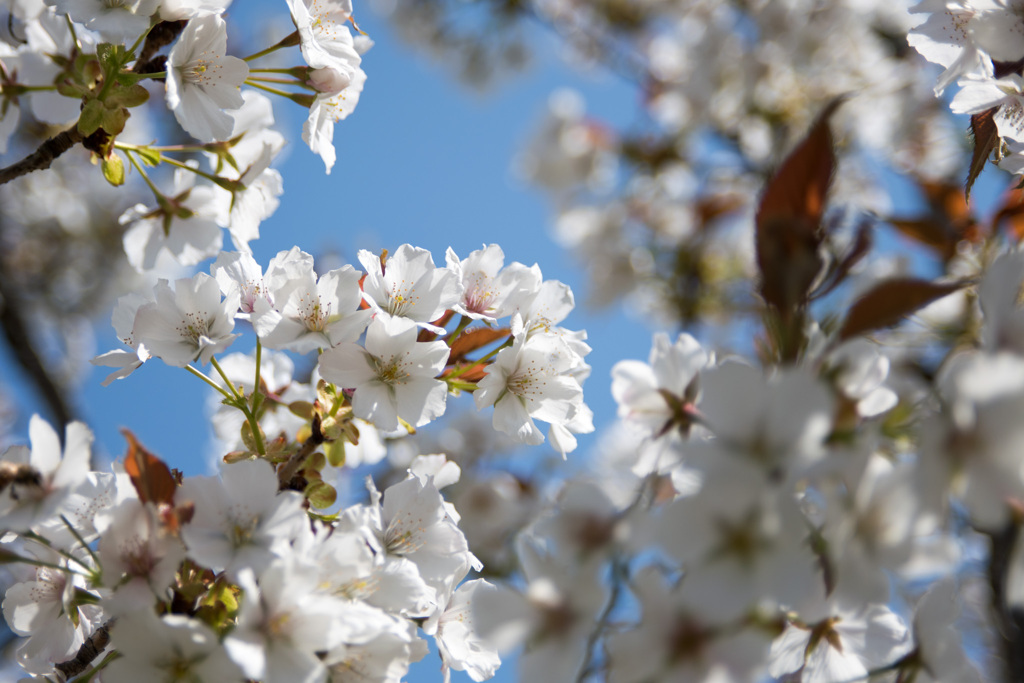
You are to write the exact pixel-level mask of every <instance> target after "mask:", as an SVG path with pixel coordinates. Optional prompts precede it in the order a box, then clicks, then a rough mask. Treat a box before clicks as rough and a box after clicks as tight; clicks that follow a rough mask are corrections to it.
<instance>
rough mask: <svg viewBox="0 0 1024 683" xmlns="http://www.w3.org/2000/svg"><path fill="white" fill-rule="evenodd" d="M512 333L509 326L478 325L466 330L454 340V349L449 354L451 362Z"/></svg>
mask: <svg viewBox="0 0 1024 683" xmlns="http://www.w3.org/2000/svg"><path fill="white" fill-rule="evenodd" d="M509 334H511V331H510V330H509V329H508V328H507V327H499V328H493V327H476V328H473V329H472V330H466V331H464V332H463V333H462V334H460V335H459V337H458V339H456V340H455V341H454V342H452V350H451V353H450V354H449V356H448V362H449V363H455V362H457V361H460V360H462V359H463V358H465V357H466V356H467V355H469V354H471V353H473V352H474V351H476V350H477V349H480V348H483V347H485V346H487V345H488V344H493V343H494V342H496V341H498V340H499V339H503V338H505V337H507V336H508V335H509Z"/></svg>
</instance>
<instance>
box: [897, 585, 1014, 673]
mask: <svg viewBox="0 0 1024 683" xmlns="http://www.w3.org/2000/svg"><path fill="white" fill-rule="evenodd" d="M1011 604H1013V603H1011ZM1017 604H1020V603H1017ZM959 616H960V601H959V598H958V595H957V590H956V584H955V583H954V581H953V579H952V578H951V577H947V578H944V579H940V580H939V581H936V582H935V583H934V584H932V586H931V588H929V589H928V592H927V593H925V594H924V595H923V596H921V599H920V600H919V601H918V603H917V607H916V608H915V609H914V645H915V650H916V654H917V657H911V658H908V659H909V660H910V662H912V663H908V664H907V665H905V666H904V667H903V668H902V671H905V672H907V674H908V675H909V676H912V677H913V680H914V681H915V683H981V681H982V678H981V674H980V673H979V672H978V670H977V669H975V668H974V666H973V665H972V664H971V660H970V659H968V657H967V654H966V653H965V652H964V645H963V638H962V636H961V635H960V632H959V629H958V628H957V627H956V620H957V618H958V617H959Z"/></svg>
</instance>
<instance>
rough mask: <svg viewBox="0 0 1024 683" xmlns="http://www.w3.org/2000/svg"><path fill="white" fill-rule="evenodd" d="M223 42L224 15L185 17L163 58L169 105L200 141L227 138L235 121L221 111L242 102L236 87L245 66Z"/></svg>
mask: <svg viewBox="0 0 1024 683" xmlns="http://www.w3.org/2000/svg"><path fill="white" fill-rule="evenodd" d="M227 43H228V34H227V25H226V24H225V23H224V20H223V19H221V18H220V16H218V15H216V14H207V15H204V16H200V17H197V18H195V19H192V20H191V21H190V22H188V25H187V26H185V30H184V31H182V33H181V36H180V37H179V38H178V41H177V42H176V43H175V44H174V47H173V48H171V53H170V55H169V56H168V58H167V106H168V107H169V108H170V110H171V111H172V112H174V117H175V118H176V119H178V123H179V124H181V127H182V128H184V129H185V131H186V132H187V133H189V134H191V135H192V136H193V137H195V138H197V139H199V140H201V141H203V142H210V141H212V140H226V139H227V138H228V137H230V136H231V131H232V128H233V126H234V121H233V119H232V118H231V115H230V114H228V113H227V112H225V111H224V110H225V109H238V108H239V107H241V106H242V104H243V102H244V100H243V99H242V94H241V93H240V92H239V88H240V87H241V85H242V84H243V83H244V82H245V79H246V78H248V76H249V66H248V65H247V64H246V63H245V62H244V61H242V60H241V59H239V58H238V57H231V56H228V55H227V54H226V53H227Z"/></svg>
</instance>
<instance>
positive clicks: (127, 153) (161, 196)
mask: <svg viewBox="0 0 1024 683" xmlns="http://www.w3.org/2000/svg"><path fill="white" fill-rule="evenodd" d="M131 147H132V148H134V147H135V145H131ZM114 148H115V149H121V150H123V151H124V155H125V156H126V157H128V161H129V163H131V165H132V166H134V167H135V170H136V171H138V172H139V175H140V176H142V179H143V180H145V181H146V185H148V186H149V189H150V190H152V191H153V194H154V195H155V196H156V199H157V203H160V202H161V201H166V197H164V193H163V192H161V191H160V190H158V189H157V187H156V185H154V184H153V181H152V180H150V179H149V174H148V173H146V171H145V169H143V168H142V165H141V164H140V163H139V162H138V161H136V160H135V157H134V156H133V154H132V152H134V151H135V150H134V149H130V148H129V147H128V146H125V145H122V144H121V143H119V142H115V143H114Z"/></svg>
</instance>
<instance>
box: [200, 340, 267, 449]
mask: <svg viewBox="0 0 1024 683" xmlns="http://www.w3.org/2000/svg"><path fill="white" fill-rule="evenodd" d="M210 364H211V365H213V367H214V368H216V370H217V372H218V373H220V376H221V378H222V379H223V380H224V383H225V384H227V385H228V386H229V387H231V393H232V394H234V396H232V397H231V398H234V399H235V401H234V402H233V403H232V405H234V406H236V407H237V408H238V409H239V410H241V411H242V414H243V415H245V419H246V421H247V422H248V423H249V426H250V427H251V428H252V438H253V441H255V442H256V452H257V453H259V454H260V455H266V454H267V448H266V446H264V445H263V436H262V435H261V434H260V423H259V421H258V420H257V419H256V415H255V414H254V413H253V412H252V411H251V410H249V405H248V404H247V403H246V402H245V395H244V394H242V392H241V391H240V390H239V389H238V387H236V386H235V384H234V382H232V381H231V380H230V379H228V375H227V373H226V372H224V369H223V368H221V366H220V363H218V362H217V359H216V358H212V357H211V358H210ZM257 367H259V365H258V364H257ZM257 381H259V380H257ZM256 391H259V389H256ZM253 393H254V394H255V392H253Z"/></svg>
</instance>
